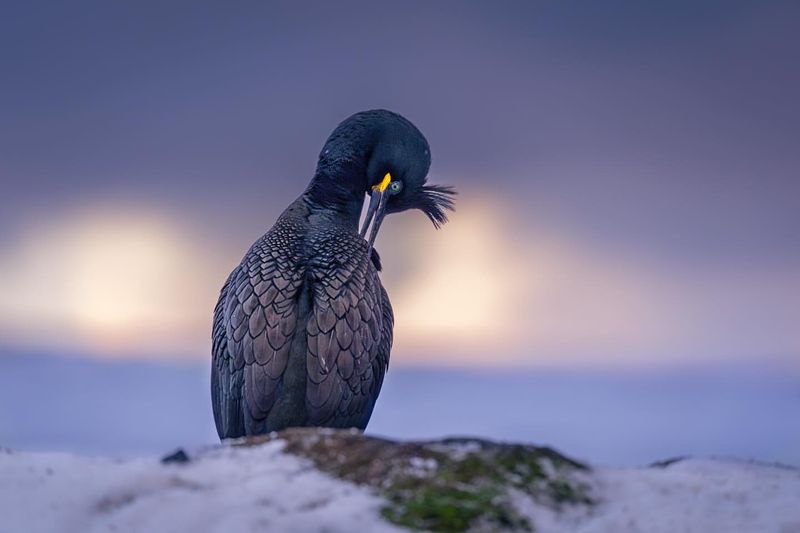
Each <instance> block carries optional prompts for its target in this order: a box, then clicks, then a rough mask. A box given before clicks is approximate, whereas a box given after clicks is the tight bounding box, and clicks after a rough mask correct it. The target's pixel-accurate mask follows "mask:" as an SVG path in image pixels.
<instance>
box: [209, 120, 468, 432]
mask: <svg viewBox="0 0 800 533" xmlns="http://www.w3.org/2000/svg"><path fill="white" fill-rule="evenodd" d="M430 162H431V158H430V148H429V147H428V142H427V140H426V139H425V137H424V136H423V135H422V133H420V131H419V130H418V129H417V128H416V127H415V126H414V125H413V124H412V123H411V122H409V121H408V120H406V119H405V118H403V117H401V116H400V115H398V114H396V113H392V112H390V111H385V110H374V111H365V112H362V113H357V114H355V115H353V116H351V117H349V118H348V119H346V120H345V121H344V122H342V123H341V124H339V126H338V127H337V128H336V129H335V130H334V131H333V133H332V134H331V136H330V137H329V138H328V140H327V141H326V143H325V146H324V147H323V149H322V152H321V153H320V155H319V160H318V162H317V169H316V172H315V174H314V177H313V178H312V180H311V183H310V184H309V185H308V188H306V190H305V192H304V193H303V194H302V195H301V196H300V197H299V198H298V199H297V200H295V201H294V202H292V204H291V205H290V206H289V207H288V208H287V209H286V210H285V211H284V212H283V214H282V215H281V216H280V217H279V218H278V220H277V222H276V223H275V225H274V226H273V227H272V229H270V230H269V231H268V232H267V233H266V234H265V235H264V236H263V237H261V238H260V239H258V240H257V241H256V242H255V244H253V246H252V247H251V248H250V250H248V252H247V253H246V254H245V256H244V258H243V259H242V262H241V263H240V264H239V266H237V267H236V268H235V269H234V270H233V272H231V274H230V276H229V277H228V280H227V281H226V282H225V285H224V286H223V287H222V291H221V293H220V297H219V301H218V302H217V306H216V308H215V309H214V325H213V331H212V338H213V347H212V359H213V364H212V370H211V396H212V403H213V407H214V420H215V421H216V425H217V433H219V436H220V438H221V439H225V438H233V437H241V436H244V435H257V434H262V433H266V432H270V431H277V430H280V429H283V428H286V427H294V426H325V427H334V428H349V427H355V428H359V429H361V430H363V429H364V428H366V426H367V422H369V419H370V416H371V415H372V409H373V407H374V406H375V400H376V399H377V398H378V393H379V392H380V389H381V385H382V383H383V377H384V374H385V373H386V369H387V367H388V365H389V352H390V350H391V347H392V326H393V323H394V317H393V314H392V307H391V304H390V303H389V297H388V295H387V294H386V291H385V290H384V288H383V286H382V285H381V281H380V278H379V277H378V271H379V270H380V269H381V266H380V259H379V256H378V254H377V252H376V251H375V250H374V249H373V243H374V241H375V236H376V235H377V233H378V230H379V229H380V226H381V223H382V222H383V218H384V216H385V215H386V214H387V213H396V212H399V211H404V210H407V209H412V208H416V209H420V210H421V211H422V212H424V213H425V214H426V215H427V216H428V218H430V220H431V221H432V222H433V224H434V226H436V227H437V228H438V227H439V226H440V225H441V224H443V223H445V222H446V221H447V216H446V212H445V211H446V210H447V209H450V210H452V209H453V200H452V198H451V195H453V194H455V192H454V191H453V190H452V189H451V188H450V187H442V186H436V185H426V181H427V174H428V168H429V167H430ZM365 194H368V195H369V196H370V202H369V207H368V210H367V215H366V218H365V220H364V223H363V226H362V228H361V231H360V232H359V229H358V221H359V217H360V215H361V211H362V207H363V204H364V200H365ZM370 225H371V229H370V231H369V237H368V239H365V237H366V235H367V229H368V228H369V227H370Z"/></svg>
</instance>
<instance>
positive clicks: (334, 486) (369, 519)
mask: <svg viewBox="0 0 800 533" xmlns="http://www.w3.org/2000/svg"><path fill="white" fill-rule="evenodd" d="M232 444H233V445H224V446H220V447H216V448H212V449H207V450H200V451H197V452H194V453H190V454H189V457H188V461H185V462H182V461H181V459H182V457H181V456H180V455H178V456H175V457H174V459H175V460H174V461H170V462H166V463H165V462H163V461H162V460H159V459H156V458H153V459H125V460H115V459H106V458H92V457H81V456H75V455H67V454H54V453H27V452H25V453H24V452H16V451H10V450H2V449H0V533H16V532H26V533H27V532H31V533H36V532H50V531H64V532H68V533H69V532H76V533H77V532H80V533H83V532H95V531H97V532H99V531H103V532H108V531H118V532H125V531H148V532H162V531H163V532H172V531H174V532H183V531H197V532H216V531H220V532H226V533H227V532H230V531H237V532H239V531H242V532H247V531H276V532H292V531H298V532H301V531H302V532H306V531H330V532H336V531H341V532H352V531H363V532H368V531H369V532H371V531H378V532H380V531H401V530H403V529H404V528H405V527H416V528H425V527H427V528H430V529H434V530H450V531H453V530H464V529H471V530H490V531H494V530H499V529H517V530H529V529H535V530H536V531H538V532H557V531H577V532H583V533H589V532H621V533H625V532H630V533H634V532H662V531H663V532H665V533H667V532H669V533H672V532H674V531H683V532H702V533H705V532H709V531H736V532H742V533H747V532H762V531H764V532H776V533H796V532H800V471H798V470H797V469H793V468H788V467H780V466H772V465H763V464H755V463H744V462H734V461H714V460H681V461H677V462H674V463H670V464H666V465H662V466H658V467H648V468H625V469H608V468H593V469H591V468H588V467H585V466H584V465H581V464H580V463H577V462H575V461H572V460H570V459H568V458H566V457H563V456H561V455H559V454H558V453H557V452H555V451H553V450H549V449H546V448H536V447H533V446H524V445H512V444H496V443H492V442H488V441H483V440H476V439H447V440H442V441H436V442H394V441H389V440H383V439H375V438H371V437H365V436H362V435H358V434H354V433H351V432H346V431H339V432H333V431H326V430H322V431H318V430H291V431H288V432H284V433H280V434H277V435H272V436H270V437H268V438H264V439H257V440H255V441H247V442H238V443H232Z"/></svg>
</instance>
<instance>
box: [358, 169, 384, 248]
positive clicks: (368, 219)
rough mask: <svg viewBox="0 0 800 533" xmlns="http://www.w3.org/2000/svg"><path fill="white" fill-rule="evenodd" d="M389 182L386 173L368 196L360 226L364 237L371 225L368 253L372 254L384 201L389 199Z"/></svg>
mask: <svg viewBox="0 0 800 533" xmlns="http://www.w3.org/2000/svg"><path fill="white" fill-rule="evenodd" d="M391 182H392V177H391V175H390V174H388V173H387V174H386V176H384V178H383V181H381V182H380V183H379V184H378V185H375V186H374V187H373V188H372V193H371V194H370V200H369V207H368V208H367V215H366V216H365V217H364V224H363V225H362V226H361V236H362V237H365V236H366V235H367V228H369V226H370V223H372V230H371V231H370V232H369V239H368V240H367V243H368V244H369V251H370V252H372V245H373V244H374V243H375V237H377V236H378V230H379V229H380V228H381V223H382V222H383V217H384V216H385V215H386V201H387V200H388V199H389V195H388V193H387V192H386V188H387V187H388V186H389V183H391Z"/></svg>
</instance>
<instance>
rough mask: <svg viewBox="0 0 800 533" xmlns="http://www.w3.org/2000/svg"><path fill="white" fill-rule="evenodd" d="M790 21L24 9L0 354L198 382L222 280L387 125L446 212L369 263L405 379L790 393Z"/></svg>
mask: <svg viewBox="0 0 800 533" xmlns="http://www.w3.org/2000/svg"><path fill="white" fill-rule="evenodd" d="M799 15H800V6H799V5H798V4H797V3H793V2H757V3H756V2H749V3H745V2H680V1H679V2H670V3H656V2H616V1H612V2H604V3H602V4H600V3H594V2H570V3H566V2H504V3H501V4H497V3H477V2H435V3H432V2H430V3H428V2H403V3H396V4H388V3H376V2H360V3H357V2H336V3H331V4H323V3H309V2H299V3H295V2H292V3H290V2H286V3H274V2H272V3H263V2H237V3H224V4H220V3H215V2H169V3H147V2H137V3H129V4H123V3H108V2H78V3H70V4H60V3H55V2H54V3H43V2H23V3H16V4H14V5H9V6H7V7H6V8H5V12H4V16H3V17H2V20H0V72H2V76H3V80H2V83H0V228H1V231H0V294H2V295H3V297H2V299H0V345H2V346H5V347H7V348H8V350H6V351H11V352H14V351H15V350H17V351H18V352H19V353H30V352H37V351H44V352H47V353H53V354H60V353H79V354H82V355H87V356H92V357H99V358H145V359H157V360H169V361H171V360H181V361H183V360H188V361H194V362H206V361H208V360H209V359H210V355H209V354H210V328H211V312H212V309H213V306H214V303H215V302H216V298H217V295H218V293H219V289H220V287H221V285H222V283H223V282H224V280H225V278H226V276H227V274H228V272H230V270H231V269H232V268H233V267H234V266H235V265H236V264H237V263H238V262H239V260H240V259H241V257H242V255H243V254H244V252H245V251H246V249H247V248H248V247H249V245H250V244H251V243H252V242H253V241H254V240H255V239H257V238H258V237H259V236H260V235H261V234H263V233H264V232H265V231H266V230H268V229H269V227H270V226H271V224H272V223H273V222H274V220H275V218H276V217H277V216H278V215H279V214H280V212H281V211H282V210H283V209H284V208H285V207H286V206H287V205H288V204H289V203H290V202H291V201H293V200H294V198H296V197H297V196H298V195H299V194H300V193H301V192H302V191H303V189H304V188H305V186H306V184H307V182H308V181H309V179H310V177H311V176H312V174H313V171H314V165H315V163H316V157H317V154H318V153H319V150H320V148H321V146H322V144H323V142H324V140H325V138H326V137H327V135H328V134H329V133H330V131H331V130H332V129H333V128H334V127H335V126H336V124H337V123H338V122H339V121H341V120H342V119H344V118H345V117H347V116H348V115H350V114H352V113H354V112H357V111H360V110H364V109H371V108H377V107H381V108H387V109H391V110H394V111H397V112H399V113H401V114H403V115H405V116H406V117H407V118H409V119H410V120H412V121H413V122H414V123H415V124H416V125H417V126H418V127H419V128H420V129H421V131H422V132H423V133H424V134H425V135H426V137H427V138H428V141H429V143H430V145H431V151H432V157H433V164H432V168H431V172H430V181H431V182H433V183H444V184H450V185H454V186H455V187H456V188H457V189H458V190H459V193H460V194H459V197H458V207H457V211H456V213H454V214H453V216H452V217H451V222H450V223H448V224H447V225H446V226H445V227H444V228H443V229H441V230H439V231H435V230H434V229H433V227H432V226H431V225H430V224H429V223H428V222H427V221H426V220H425V217H424V216H423V215H422V214H420V213H404V214H402V215H397V216H392V217H390V218H389V219H388V220H387V222H386V223H385V224H384V226H383V228H382V230H381V234H380V235H379V237H378V241H377V248H378V250H379V251H380V253H381V256H382V257H383V264H384V272H383V274H382V279H383V281H384V284H385V285H386V287H387V289H388V292H389V294H390V297H391V300H392V303H393V305H394V308H395V315H396V329H395V340H394V349H393V352H392V364H393V365H400V366H420V365H423V366H424V365H434V366H468V367H472V366H479V367H481V366H491V367H498V368H505V367H517V366H532V367H562V366H568V367H572V368H575V367H578V368H584V367H596V366H599V367H615V368H634V367H635V368H662V367H679V366H687V365H698V364H703V365H705V364H717V365H726V364H729V363H736V364H752V365H776V366H780V367H787V368H790V369H793V370H795V371H796V370H800V328H798V324H800V231H798V229H799V228H800V179H798V171H797V168H799V167H800V146H798V142H800V104H798V101H797V94H800V69H798V67H797V65H798V60H799V59H800V38H799V37H798V35H800V34H798V32H797V20H798V16H799Z"/></svg>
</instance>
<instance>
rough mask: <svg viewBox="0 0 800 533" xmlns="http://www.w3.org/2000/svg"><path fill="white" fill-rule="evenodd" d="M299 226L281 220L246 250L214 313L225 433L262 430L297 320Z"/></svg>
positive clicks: (215, 386)
mask: <svg viewBox="0 0 800 533" xmlns="http://www.w3.org/2000/svg"><path fill="white" fill-rule="evenodd" d="M299 235H301V231H299V230H298V228H295V227H292V225H291V223H289V222H283V223H282V222H280V221H279V223H278V224H276V225H275V227H273V229H271V230H270V231H269V232H268V233H267V234H266V235H264V237H262V238H261V239H260V240H259V241H257V242H256V243H255V244H254V245H253V247H252V248H251V249H250V251H248V253H247V255H246V256H245V258H244V259H243V260H242V263H241V264H240V265H239V266H238V267H237V268H236V269H235V270H234V271H233V272H232V273H231V275H230V277H229V278H228V281H227V282H226V283H225V286H224V287H223V288H222V292H221V294H220V298H219V301H218V303H217V306H216V308H215V310H214V325H213V330H212V336H213V341H212V354H213V355H212V357H213V365H212V371H211V372H212V376H211V395H212V403H213V408H214V420H215V422H216V425H217V432H218V433H219V436H220V438H233V437H240V436H243V435H245V434H254V433H260V432H261V431H260V429H259V428H260V427H261V426H263V425H264V424H265V420H266V418H267V415H268V414H269V412H270V410H271V409H272V406H273V404H274V403H275V399H276V396H277V394H278V389H279V388H280V382H281V380H282V377H283V374H284V371H285V370H286V365H287V362H288V359H289V352H290V349H291V344H292V339H293V337H294V332H295V329H296V325H297V319H298V307H297V296H298V293H299V291H300V288H301V286H302V284H303V279H304V276H305V270H304V269H303V268H302V267H301V266H300V264H301V261H300V253H301V252H300V240H299Z"/></svg>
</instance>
